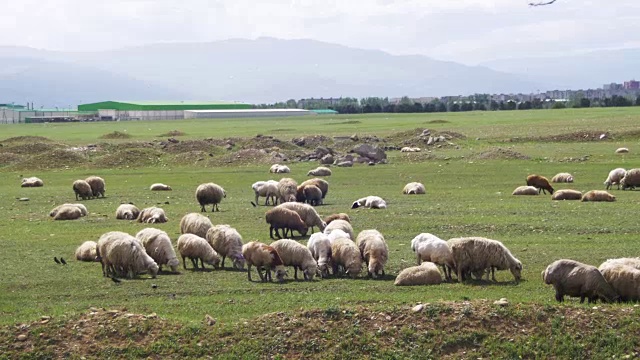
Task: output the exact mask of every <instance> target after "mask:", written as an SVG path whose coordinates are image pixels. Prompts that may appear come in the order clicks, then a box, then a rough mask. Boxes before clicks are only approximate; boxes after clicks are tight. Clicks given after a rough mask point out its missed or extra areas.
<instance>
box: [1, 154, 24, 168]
mask: <svg viewBox="0 0 640 360" xmlns="http://www.w3.org/2000/svg"><path fill="white" fill-rule="evenodd" d="M23 158H24V157H23V156H22V155H18V154H14V153H10V152H6V153H0V166H7V165H13V164H17V163H19V162H21V161H22V159H23Z"/></svg>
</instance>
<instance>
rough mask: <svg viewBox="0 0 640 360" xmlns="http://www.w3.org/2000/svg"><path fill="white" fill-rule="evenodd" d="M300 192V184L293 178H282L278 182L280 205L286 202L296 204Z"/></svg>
mask: <svg viewBox="0 0 640 360" xmlns="http://www.w3.org/2000/svg"><path fill="white" fill-rule="evenodd" d="M297 191H298V183H297V182H296V181H295V180H293V179H292V178H282V179H280V181H278V194H279V195H280V199H279V201H280V204H284V203H286V202H295V201H296V193H297Z"/></svg>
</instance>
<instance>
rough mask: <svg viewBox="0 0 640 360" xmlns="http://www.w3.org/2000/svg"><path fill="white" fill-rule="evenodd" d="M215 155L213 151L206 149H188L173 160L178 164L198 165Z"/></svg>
mask: <svg viewBox="0 0 640 360" xmlns="http://www.w3.org/2000/svg"><path fill="white" fill-rule="evenodd" d="M213 156H214V154H213V153H209V152H206V151H187V152H181V153H179V154H176V155H175V156H174V157H173V158H172V159H171V161H172V162H173V163H174V164H176V165H186V164H189V165H196V164H201V163H203V162H204V161H206V160H208V159H209V158H211V157H213Z"/></svg>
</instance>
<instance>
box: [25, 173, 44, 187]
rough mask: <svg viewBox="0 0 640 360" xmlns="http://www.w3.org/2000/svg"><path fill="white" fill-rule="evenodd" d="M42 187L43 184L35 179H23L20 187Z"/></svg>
mask: <svg viewBox="0 0 640 360" xmlns="http://www.w3.org/2000/svg"><path fill="white" fill-rule="evenodd" d="M41 186H44V182H43V181H42V180H41V179H39V178H37V177H35V176H34V177H28V178H23V179H22V183H21V184H20V187H41Z"/></svg>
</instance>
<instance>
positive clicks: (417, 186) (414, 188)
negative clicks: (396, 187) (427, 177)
mask: <svg viewBox="0 0 640 360" xmlns="http://www.w3.org/2000/svg"><path fill="white" fill-rule="evenodd" d="M426 193H427V192H426V190H425V188H424V185H423V184H421V183H419V182H410V183H408V184H407V185H405V186H404V189H402V194H404V195H424V194H426Z"/></svg>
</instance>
